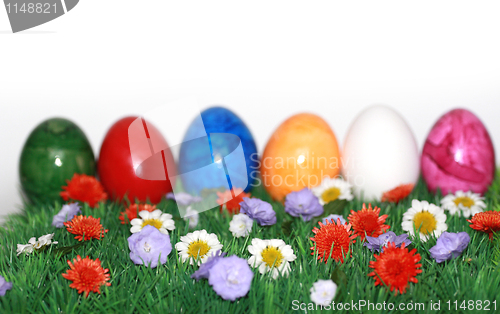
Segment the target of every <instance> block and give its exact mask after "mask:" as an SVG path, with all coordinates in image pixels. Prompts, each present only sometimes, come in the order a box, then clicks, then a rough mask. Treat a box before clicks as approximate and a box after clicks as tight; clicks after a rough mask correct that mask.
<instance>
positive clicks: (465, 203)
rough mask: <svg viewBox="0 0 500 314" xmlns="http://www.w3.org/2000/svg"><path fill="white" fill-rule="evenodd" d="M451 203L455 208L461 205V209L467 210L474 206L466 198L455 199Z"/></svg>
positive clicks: (470, 200) (469, 199) (472, 201)
mask: <svg viewBox="0 0 500 314" xmlns="http://www.w3.org/2000/svg"><path fill="white" fill-rule="evenodd" d="M453 202H454V203H455V205H457V206H458V205H460V204H462V206H463V207H469V208H470V207H471V206H473V205H474V204H475V203H474V200H473V199H471V198H470V197H467V196H462V197H457V198H456V199H455V200H454V201H453Z"/></svg>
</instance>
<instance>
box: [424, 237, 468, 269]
mask: <svg viewBox="0 0 500 314" xmlns="http://www.w3.org/2000/svg"><path fill="white" fill-rule="evenodd" d="M469 241H470V236H469V235H468V234H467V232H459V233H452V232H443V233H442V234H441V236H440V237H439V238H438V239H437V242H436V245H435V246H433V247H432V248H431V249H430V250H429V252H430V253H431V257H432V258H433V259H435V260H436V262H438V263H442V262H444V261H446V260H449V259H452V258H455V257H458V256H459V255H460V254H462V251H463V250H465V249H466V248H467V246H468V245H469Z"/></svg>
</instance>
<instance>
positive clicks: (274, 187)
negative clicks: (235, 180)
mask: <svg viewBox="0 0 500 314" xmlns="http://www.w3.org/2000/svg"><path fill="white" fill-rule="evenodd" d="M339 162H340V155H339V148H338V144H337V139H336V137H335V134H334V133H333V131H332V129H331V128H330V126H329V125H328V124H327V123H326V122H325V121H324V120H323V119H322V118H320V117H318V116H317V115H314V114H309V113H301V114H297V115H294V116H292V117H290V118H288V119H287V120H286V121H285V122H283V123H282V124H281V125H280V126H279V127H278V128H277V129H276V131H274V133H273V135H272V136H271V138H270V139H269V142H268V143H267V145H266V148H265V149H264V153H263V155H262V159H261V167H260V169H261V180H262V184H263V185H264V187H265V188H266V190H267V192H268V193H269V194H270V195H271V197H272V198H273V199H275V200H280V201H281V200H283V198H284V197H285V196H286V195H287V194H288V193H290V192H292V191H299V190H301V189H303V188H304V187H310V188H311V187H314V186H317V185H319V184H320V183H321V180H322V179H323V177H325V176H328V177H334V176H336V175H337V174H338V173H339V168H340V166H339Z"/></svg>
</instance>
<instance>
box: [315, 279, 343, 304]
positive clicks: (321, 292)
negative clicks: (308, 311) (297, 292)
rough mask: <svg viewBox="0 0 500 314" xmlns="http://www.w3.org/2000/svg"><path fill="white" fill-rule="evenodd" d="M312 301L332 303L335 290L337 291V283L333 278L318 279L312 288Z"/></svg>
mask: <svg viewBox="0 0 500 314" xmlns="http://www.w3.org/2000/svg"><path fill="white" fill-rule="evenodd" d="M310 291H311V301H313V302H314V303H316V304H317V305H322V306H327V305H328V304H330V303H332V301H333V297H335V292H337V285H336V284H335V283H334V282H333V280H331V279H328V280H322V279H320V280H318V281H316V282H315V283H314V284H313V286H312V288H311V290H310Z"/></svg>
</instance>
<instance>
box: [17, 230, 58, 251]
mask: <svg viewBox="0 0 500 314" xmlns="http://www.w3.org/2000/svg"><path fill="white" fill-rule="evenodd" d="M53 237H54V233H49V234H46V235H44V236H41V237H39V238H38V241H37V240H36V238H35V237H32V238H31V239H29V241H28V244H18V245H17V255H19V254H21V253H25V254H31V253H33V251H36V250H40V249H42V248H43V247H44V246H47V245H51V244H57V243H58V242H57V241H52V238H53Z"/></svg>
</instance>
